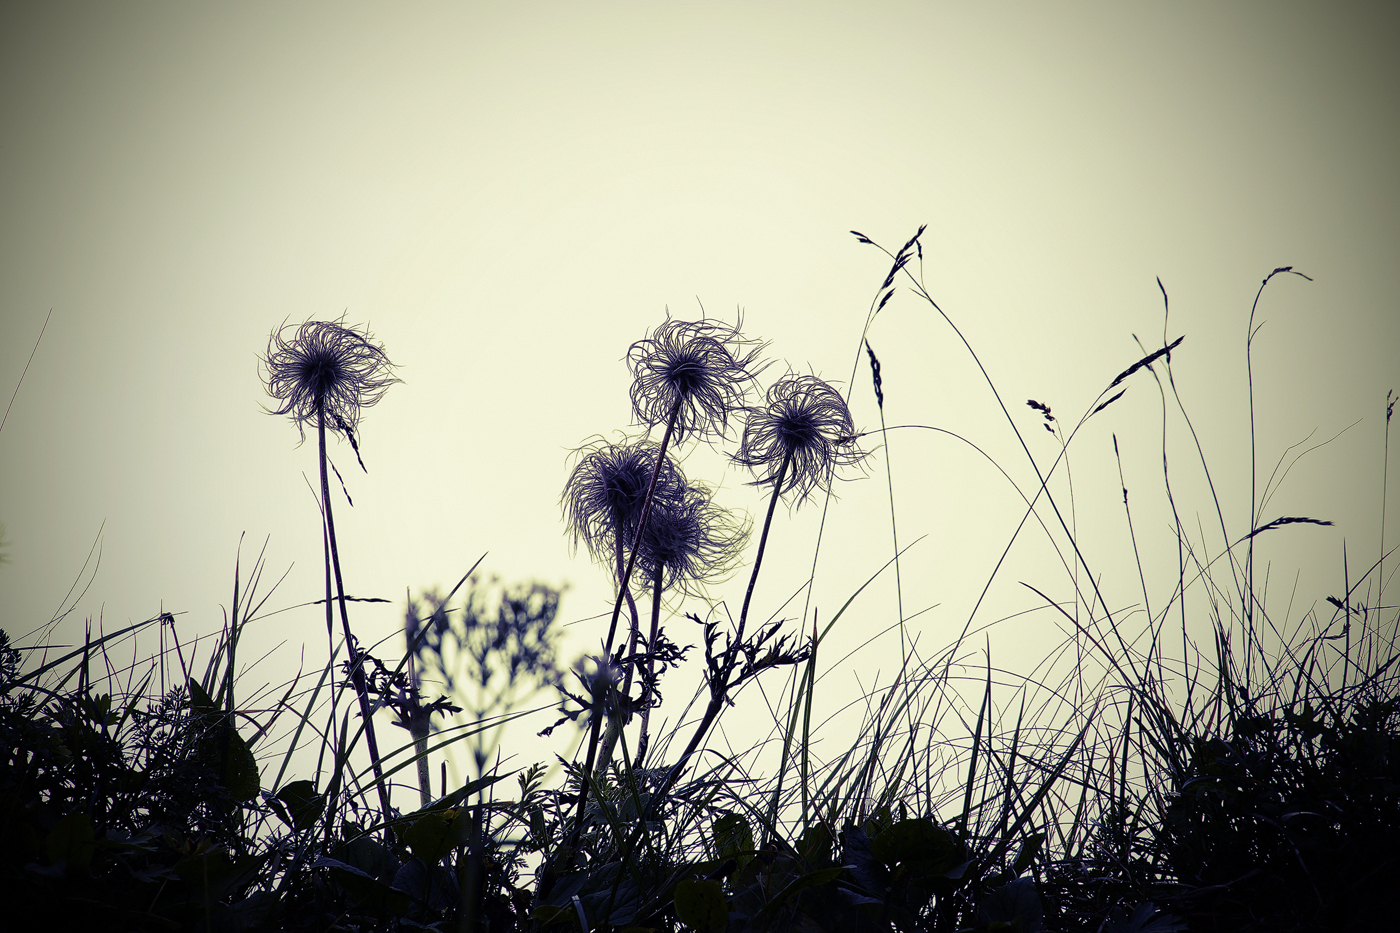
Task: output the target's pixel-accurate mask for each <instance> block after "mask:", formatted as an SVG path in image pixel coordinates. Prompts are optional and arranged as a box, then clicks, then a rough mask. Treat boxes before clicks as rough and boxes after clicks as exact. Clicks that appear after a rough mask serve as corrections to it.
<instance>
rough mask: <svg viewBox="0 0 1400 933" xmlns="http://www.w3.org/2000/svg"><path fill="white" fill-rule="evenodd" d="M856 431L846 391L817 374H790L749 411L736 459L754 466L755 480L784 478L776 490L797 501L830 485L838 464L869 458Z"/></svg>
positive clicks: (759, 482)
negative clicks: (839, 389)
mask: <svg viewBox="0 0 1400 933" xmlns="http://www.w3.org/2000/svg"><path fill="white" fill-rule="evenodd" d="M855 433H856V430H855V424H854V422H853V421H852V420H851V410H850V409H849V408H848V407H846V401H845V399H843V398H841V393H839V392H837V391H836V390H835V389H833V388H832V387H831V386H830V385H829V384H828V383H826V382H824V381H822V380H821V379H818V378H817V377H816V376H798V375H793V374H788V375H786V376H784V377H782V378H781V379H779V380H778V381H777V382H775V383H773V385H772V386H770V387H769V389H768V394H767V397H766V399H765V404H764V405H763V406H761V407H755V408H750V409H749V410H748V417H747V419H746V420H745V423H744V435H743V438H742V440H741V441H740V443H739V450H738V452H737V453H735V454H734V456H733V460H734V462H735V463H737V464H739V465H741V466H745V467H748V468H749V469H750V470H752V471H753V473H754V475H755V476H756V477H757V478H756V479H755V480H754V482H753V483H752V484H751V485H754V486H774V487H776V486H777V484H778V483H781V484H782V488H780V489H779V488H775V489H774V490H773V491H774V493H775V494H777V495H788V494H791V495H792V501H791V504H792V505H794V506H797V505H801V504H802V503H803V502H805V501H806V499H807V497H808V496H810V495H811V494H812V492H813V491H814V490H817V489H822V490H829V489H830V488H831V481H832V480H833V479H834V478H835V476H836V470H837V468H838V467H846V466H859V465H860V464H861V463H862V462H863V461H864V460H865V458H866V457H867V456H868V454H867V453H866V451H863V450H861V449H860V447H859V446H858V445H857V444H856V439H855ZM785 463H786V465H787V469H786V471H785V472H784V471H783V470H782V469H781V468H782V466H783V464H785Z"/></svg>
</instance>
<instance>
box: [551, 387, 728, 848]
mask: <svg viewBox="0 0 1400 933" xmlns="http://www.w3.org/2000/svg"><path fill="white" fill-rule="evenodd" d="M684 401H685V399H684V398H678V399H676V402H675V404H674V405H672V406H671V414H670V417H668V418H667V419H666V433H665V434H663V435H662V436H661V448H660V449H659V450H658V451H657V452H656V466H655V467H653V468H652V471H651V483H650V484H649V485H648V486H647V498H646V501H645V502H644V503H642V518H641V520H640V521H639V522H637V531H636V532H635V533H634V534H633V535H632V553H631V554H630V555H628V557H627V566H626V567H625V568H624V569H623V571H622V575H621V576H620V577H619V578H618V581H617V600H616V601H615V602H614V603H613V611H612V621H611V622H610V623H608V639H607V641H606V642H605V643H604V644H603V662H604V663H607V659H608V657H610V656H611V655H612V644H613V637H614V636H615V635H616V634H617V618H618V616H619V615H621V614H622V601H623V600H624V599H625V598H627V595H628V592H627V582H628V581H629V580H630V579H631V578H632V568H633V567H635V566H636V565H637V547H638V545H640V544H641V542H642V533H643V532H645V531H646V527H647V517H648V516H649V515H650V514H651V500H652V497H653V496H654V495H655V494H656V479H657V477H658V476H660V474H661V464H662V462H663V461H664V460H665V458H666V448H667V447H668V446H670V443H671V432H672V431H674V430H675V427H676V417H677V416H678V415H679V414H680V411H681V404H682V403H683V402H684ZM750 586H752V584H750ZM599 700H600V698H599V697H596V696H595V697H594V698H593V727H592V729H591V730H590V731H589V734H588V756H587V758H586V759H585V760H584V766H583V782H582V783H581V784H580V785H579V789H578V801H577V803H576V804H575V806H576V807H577V811H576V814H575V818H574V831H573V835H574V836H575V837H576V836H577V835H578V834H579V833H580V832H582V831H583V808H584V806H585V805H586V804H587V803H588V778H589V776H590V775H592V773H593V763H594V762H595V761H596V760H597V757H598V732H599V730H600V729H601V728H602V723H601V721H600V718H601V716H602V714H603V709H602V704H601V703H600V702H599Z"/></svg>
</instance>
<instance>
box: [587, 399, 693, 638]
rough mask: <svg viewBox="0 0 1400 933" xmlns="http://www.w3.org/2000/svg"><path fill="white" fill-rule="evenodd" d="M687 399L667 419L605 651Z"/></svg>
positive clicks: (614, 609) (635, 561)
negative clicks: (674, 432)
mask: <svg viewBox="0 0 1400 933" xmlns="http://www.w3.org/2000/svg"><path fill="white" fill-rule="evenodd" d="M684 401H685V399H683V398H678V399H676V403H675V404H674V405H672V406H671V415H670V417H668V418H667V419H666V433H665V434H663V435H661V449H660V450H658V451H657V452H656V466H654V467H652V470H651V482H650V483H649V484H648V485H647V498H646V501H645V502H643V503H642V518H641V521H639V522H637V530H636V532H634V533H633V535H632V553H631V554H629V555H628V557H627V567H626V568H625V569H624V570H623V571H622V576H621V578H620V579H619V580H618V589H617V601H616V602H614V603H613V611H612V622H610V623H609V624H608V640H607V643H606V645H605V646H604V653H605V654H608V653H611V652H612V643H613V635H614V634H615V633H616V632H617V617H618V615H620V614H621V612H622V600H623V596H624V594H625V593H626V592H627V583H628V581H629V580H631V579H632V568H633V567H635V566H636V565H637V546H638V545H639V544H641V543H642V533H643V532H645V531H646V529H647V518H648V517H649V516H650V515H651V500H652V497H653V496H654V495H655V494H656V478H657V477H658V476H660V475H661V464H662V463H663V462H664V461H665V459H666V448H667V447H669V446H670V444H671V432H672V431H673V430H675V427H676V416H677V415H679V414H680V412H681V403H682V402H684Z"/></svg>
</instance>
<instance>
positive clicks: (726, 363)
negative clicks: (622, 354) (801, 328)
mask: <svg viewBox="0 0 1400 933" xmlns="http://www.w3.org/2000/svg"><path fill="white" fill-rule="evenodd" d="M765 346H766V344H763V343H759V342H757V341H753V340H748V339H746V338H744V337H743V336H742V335H741V334H740V333H739V329H738V326H735V327H730V326H728V325H727V324H721V323H719V322H718V321H676V320H672V319H670V318H667V319H666V322H665V323H664V324H661V325H660V326H658V327H657V328H656V329H655V330H653V331H652V332H651V336H649V337H646V338H645V339H642V340H638V341H637V342H636V343H634V344H632V346H631V348H630V349H628V351H627V365H628V366H629V367H630V368H631V370H632V377H633V378H632V393H631V394H632V414H633V416H634V417H635V418H636V420H637V422H638V423H639V424H644V425H646V426H648V427H655V426H657V425H665V424H666V423H667V420H668V419H671V418H673V417H674V424H673V425H672V430H673V434H674V438H675V440H676V442H677V443H679V442H681V441H684V440H685V439H686V437H688V436H690V435H692V434H693V435H695V436H697V437H709V438H715V437H723V436H724V435H725V433H726V431H727V430H728V419H729V415H730V414H731V413H733V412H735V411H738V410H740V409H742V408H743V407H744V403H745V401H746V400H747V396H748V391H749V389H750V387H751V386H752V385H753V383H754V380H755V378H756V377H757V376H758V374H759V373H760V372H761V371H762V370H763V368H764V367H763V364H761V363H759V362H758V356H759V354H760V353H762V352H763V349H764V347H765ZM673 413H674V414H673Z"/></svg>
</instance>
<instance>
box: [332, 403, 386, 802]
mask: <svg viewBox="0 0 1400 933" xmlns="http://www.w3.org/2000/svg"><path fill="white" fill-rule="evenodd" d="M316 434H317V438H318V440H319V441H320V445H321V503H322V505H323V506H324V508H325V515H326V540H327V541H328V542H329V543H330V550H331V567H332V568H334V570H335V589H336V595H337V596H338V597H339V602H340V624H341V626H342V628H344V630H345V646H346V649H347V650H348V651H349V652H350V680H351V683H353V684H354V685H355V695H356V696H358V697H359V700H360V717H361V718H362V719H363V720H364V722H365V742H366V744H368V745H369V760H370V764H371V765H372V766H373V768H374V785H375V787H376V788H378V790H379V804H380V808H381V809H382V810H383V811H384V818H385V819H386V820H387V819H388V818H389V815H390V810H389V792H388V789H387V788H386V787H385V786H384V769H383V767H382V766H381V765H380V763H379V742H378V741H377V740H376V739H375V737H374V719H373V718H372V717H373V711H372V710H371V709H370V705H369V690H368V688H367V687H366V685H365V668H364V659H363V658H362V657H361V656H360V652H359V650H358V649H356V647H355V641H354V636H353V635H351V634H350V613H349V612H348V611H346V608H345V583H344V581H343V580H342V578H341V575H340V551H339V549H338V548H337V547H336V543H335V517H334V516H333V515H332V513H331V486H330V481H329V479H328V478H327V476H326V407H325V403H324V401H323V400H320V399H318V400H317V404H316ZM326 615H327V616H328V617H329V615H330V606H329V599H328V602H327V608H326ZM345 756H346V757H347V758H348V757H349V751H348V750H346V752H345ZM342 765H343V762H342Z"/></svg>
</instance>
